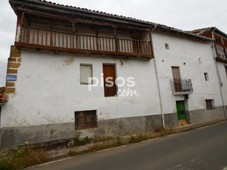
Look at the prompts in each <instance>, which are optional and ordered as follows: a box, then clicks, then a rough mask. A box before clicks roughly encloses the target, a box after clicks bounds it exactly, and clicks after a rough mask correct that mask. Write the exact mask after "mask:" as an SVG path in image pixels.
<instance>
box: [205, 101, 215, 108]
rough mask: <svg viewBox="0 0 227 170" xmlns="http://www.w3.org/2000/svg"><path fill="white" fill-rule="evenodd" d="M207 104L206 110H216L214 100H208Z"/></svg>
mask: <svg viewBox="0 0 227 170" xmlns="http://www.w3.org/2000/svg"><path fill="white" fill-rule="evenodd" d="M205 103H206V110H214V109H215V106H214V99H206V100H205Z"/></svg>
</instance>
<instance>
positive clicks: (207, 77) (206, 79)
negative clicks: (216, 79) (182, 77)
mask: <svg viewBox="0 0 227 170" xmlns="http://www.w3.org/2000/svg"><path fill="white" fill-rule="evenodd" d="M204 78H205V81H209V76H208V73H204Z"/></svg>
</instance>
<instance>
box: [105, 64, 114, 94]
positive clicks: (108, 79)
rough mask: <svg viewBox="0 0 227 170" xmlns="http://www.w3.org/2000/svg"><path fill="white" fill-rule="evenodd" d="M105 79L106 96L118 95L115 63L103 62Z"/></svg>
mask: <svg viewBox="0 0 227 170" xmlns="http://www.w3.org/2000/svg"><path fill="white" fill-rule="evenodd" d="M103 79H104V81H103V82H104V95H105V97H110V96H116V95H117V86H116V84H115V80H116V70H115V65H113V64H103Z"/></svg>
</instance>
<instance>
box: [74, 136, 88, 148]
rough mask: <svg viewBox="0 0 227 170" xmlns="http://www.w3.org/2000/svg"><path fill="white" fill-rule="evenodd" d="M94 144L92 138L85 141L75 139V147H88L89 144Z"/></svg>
mask: <svg viewBox="0 0 227 170" xmlns="http://www.w3.org/2000/svg"><path fill="white" fill-rule="evenodd" d="M91 142H92V139H91V138H88V137H86V138H84V139H78V138H75V139H74V145H75V146H82V145H86V144H89V143H91Z"/></svg>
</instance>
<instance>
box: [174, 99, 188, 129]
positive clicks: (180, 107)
mask: <svg viewBox="0 0 227 170" xmlns="http://www.w3.org/2000/svg"><path fill="white" fill-rule="evenodd" d="M176 108H177V118H178V123H179V125H181V126H183V125H186V124H188V121H187V114H186V106H185V100H181V101H176Z"/></svg>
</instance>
